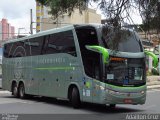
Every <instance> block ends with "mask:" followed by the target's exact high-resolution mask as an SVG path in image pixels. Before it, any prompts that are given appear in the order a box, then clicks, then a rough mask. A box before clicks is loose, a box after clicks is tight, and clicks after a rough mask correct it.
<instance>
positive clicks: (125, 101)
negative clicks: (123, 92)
mask: <svg viewBox="0 0 160 120" xmlns="http://www.w3.org/2000/svg"><path fill="white" fill-rule="evenodd" d="M132 102H133V101H132V100H131V99H124V103H127V104H130V103H132Z"/></svg>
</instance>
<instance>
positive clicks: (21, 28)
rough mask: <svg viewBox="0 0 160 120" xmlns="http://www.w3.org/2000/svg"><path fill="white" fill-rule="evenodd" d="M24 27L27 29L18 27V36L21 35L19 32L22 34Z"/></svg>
mask: <svg viewBox="0 0 160 120" xmlns="http://www.w3.org/2000/svg"><path fill="white" fill-rule="evenodd" d="M22 29H25V28H18V37H19V34H20V30H22Z"/></svg>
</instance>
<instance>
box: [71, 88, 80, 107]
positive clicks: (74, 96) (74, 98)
mask: <svg viewBox="0 0 160 120" xmlns="http://www.w3.org/2000/svg"><path fill="white" fill-rule="evenodd" d="M70 101H71V103H72V106H73V108H79V107H80V104H81V102H80V96H79V91H78V89H77V88H76V87H74V88H73V89H72V93H71V100H70Z"/></svg>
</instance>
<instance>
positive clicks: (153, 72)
mask: <svg viewBox="0 0 160 120" xmlns="http://www.w3.org/2000/svg"><path fill="white" fill-rule="evenodd" d="M151 72H152V74H153V75H159V73H158V70H157V69H156V68H152V70H151Z"/></svg>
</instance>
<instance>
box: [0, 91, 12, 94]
mask: <svg viewBox="0 0 160 120" xmlns="http://www.w3.org/2000/svg"><path fill="white" fill-rule="evenodd" d="M4 93H6V94H10V93H11V92H9V91H7V90H5V91H0V94H4Z"/></svg>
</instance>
